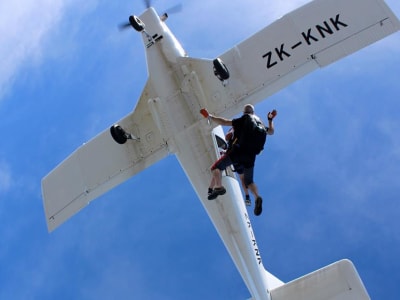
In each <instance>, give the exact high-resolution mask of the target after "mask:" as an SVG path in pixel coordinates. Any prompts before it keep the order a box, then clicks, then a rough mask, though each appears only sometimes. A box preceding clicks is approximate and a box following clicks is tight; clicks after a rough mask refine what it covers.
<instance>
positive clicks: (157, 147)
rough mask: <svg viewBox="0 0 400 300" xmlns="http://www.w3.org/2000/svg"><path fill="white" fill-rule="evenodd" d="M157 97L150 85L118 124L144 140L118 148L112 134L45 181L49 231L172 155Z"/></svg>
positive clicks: (80, 152) (93, 143) (97, 140)
mask: <svg viewBox="0 0 400 300" xmlns="http://www.w3.org/2000/svg"><path fill="white" fill-rule="evenodd" d="M153 96H154V92H153V89H152V88H151V85H150V84H149V81H148V82H147V84H146V86H145V88H144V90H143V93H142V95H141V97H140V100H139V101H138V104H137V106H136V107H135V110H134V111H133V112H132V113H131V114H129V115H128V116H126V117H124V118H123V119H122V120H120V121H119V122H118V124H120V125H121V126H122V127H123V128H124V129H125V130H126V131H128V132H130V133H132V134H133V135H134V136H136V137H138V138H140V142H138V141H131V142H129V143H125V144H123V145H120V144H117V143H116V142H115V141H114V140H113V139H112V137H111V134H110V130H109V129H107V130H104V131H103V132H102V133H100V134H99V135H98V136H96V137H95V138H93V139H92V140H90V141H89V142H87V143H85V144H83V145H82V146H81V147H80V148H78V149H77V150H76V151H75V152H74V153H72V154H71V155H70V156H69V157H68V158H67V159H65V160H64V161H63V162H62V163H61V164H60V165H59V166H57V167H56V168H55V169H54V170H52V171H51V172H50V173H49V174H48V175H47V176H46V177H44V178H43V180H42V193H43V204H44V209H45V213H46V220H47V226H48V230H49V231H52V230H54V229H55V228H56V227H57V226H59V225H60V224H61V223H63V222H64V221H65V220H67V219H68V218H70V217H71V216H72V215H74V214H75V213H76V212H77V211H79V210H80V209H82V208H83V207H84V206H86V205H87V204H88V203H89V202H90V201H91V200H93V199H95V198H96V197H98V196H100V195H102V194H103V193H105V192H106V191H108V190H110V189H111V188H113V187H114V186H116V185H118V184H120V183H122V182H123V181H125V180H127V179H128V178H130V177H131V176H133V175H134V174H136V173H138V172H140V171H141V170H143V169H145V168H146V167H148V166H150V165H151V164H153V163H155V162H156V161H158V160H160V159H162V158H164V157H165V156H166V155H167V154H168V149H167V147H166V142H165V141H164V140H163V137H162V136H161V135H160V131H159V130H158V129H157V124H155V123H154V121H153V118H152V116H151V111H150V109H149V106H148V103H147V101H148V99H150V98H152V97H153Z"/></svg>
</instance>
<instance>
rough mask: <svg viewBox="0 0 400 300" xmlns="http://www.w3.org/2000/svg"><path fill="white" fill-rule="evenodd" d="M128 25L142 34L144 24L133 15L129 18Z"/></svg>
mask: <svg viewBox="0 0 400 300" xmlns="http://www.w3.org/2000/svg"><path fill="white" fill-rule="evenodd" d="M129 23H130V24H131V26H132V27H133V28H134V29H135V30H136V31H139V32H142V31H143V30H144V23H143V22H142V20H140V19H139V18H138V17H137V16H135V15H133V16H130V17H129Z"/></svg>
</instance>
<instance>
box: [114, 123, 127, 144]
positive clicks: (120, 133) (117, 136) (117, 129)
mask: <svg viewBox="0 0 400 300" xmlns="http://www.w3.org/2000/svg"><path fill="white" fill-rule="evenodd" d="M110 133H111V136H112V137H113V139H114V141H116V142H117V143H118V144H121V145H122V144H125V143H126V140H127V137H126V134H125V130H124V129H122V127H121V126H119V125H118V124H114V125H113V126H111V128H110Z"/></svg>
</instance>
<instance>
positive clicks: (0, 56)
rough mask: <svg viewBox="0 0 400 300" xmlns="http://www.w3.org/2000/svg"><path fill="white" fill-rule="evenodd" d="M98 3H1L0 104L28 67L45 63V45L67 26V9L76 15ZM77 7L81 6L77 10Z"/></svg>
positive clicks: (24, 0) (41, 0) (69, 0)
mask: <svg viewBox="0 0 400 300" xmlns="http://www.w3.org/2000/svg"><path fill="white" fill-rule="evenodd" d="M96 3H97V0H93V1H92V0H91V1H87V2H85V4H82V5H81V4H80V3H79V1H75V0H60V1H52V0H16V1H2V2H0V45H1V46H0V60H1V69H0V100H1V98H3V97H4V95H5V94H6V93H7V91H9V90H10V89H11V87H12V84H13V82H14V81H15V78H16V77H17V75H18V72H19V71H20V70H21V69H22V68H23V67H24V66H32V65H35V64H38V63H41V62H42V60H43V59H44V57H45V55H44V54H43V52H44V51H46V47H45V42H46V40H47V39H48V38H49V37H50V36H51V34H52V33H54V32H56V31H57V29H58V28H59V27H60V24H61V23H62V22H65V15H66V12H67V9H69V8H70V7H72V6H74V8H75V9H74V15H76V14H80V13H82V12H85V11H87V10H88V9H91V8H93V7H95V6H96ZM76 5H79V6H78V7H76Z"/></svg>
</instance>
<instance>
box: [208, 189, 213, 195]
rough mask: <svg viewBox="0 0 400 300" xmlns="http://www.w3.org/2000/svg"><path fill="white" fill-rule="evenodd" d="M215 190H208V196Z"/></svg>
mask: <svg viewBox="0 0 400 300" xmlns="http://www.w3.org/2000/svg"><path fill="white" fill-rule="evenodd" d="M212 191H213V189H212V188H208V196H210V195H211V194H212Z"/></svg>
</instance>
